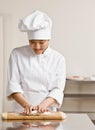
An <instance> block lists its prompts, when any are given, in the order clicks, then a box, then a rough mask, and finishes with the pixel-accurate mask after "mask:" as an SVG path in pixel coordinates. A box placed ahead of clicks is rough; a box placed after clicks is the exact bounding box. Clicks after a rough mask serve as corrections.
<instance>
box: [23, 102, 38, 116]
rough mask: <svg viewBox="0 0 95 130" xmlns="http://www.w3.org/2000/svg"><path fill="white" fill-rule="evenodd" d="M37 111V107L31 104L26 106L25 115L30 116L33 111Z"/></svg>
mask: <svg viewBox="0 0 95 130" xmlns="http://www.w3.org/2000/svg"><path fill="white" fill-rule="evenodd" d="M34 110H37V106H32V105H30V104H26V105H25V106H24V112H23V113H24V114H26V115H30V114H31V112H32V111H34Z"/></svg>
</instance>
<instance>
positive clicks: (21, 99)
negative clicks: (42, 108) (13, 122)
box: [11, 93, 29, 108]
mask: <svg viewBox="0 0 95 130" xmlns="http://www.w3.org/2000/svg"><path fill="white" fill-rule="evenodd" d="M11 96H12V98H13V99H14V100H15V101H16V102H18V103H19V104H20V105H21V106H22V107H23V108H24V107H25V105H29V102H28V101H27V100H26V99H25V98H24V96H23V95H22V94H21V93H13V94H12V95H11Z"/></svg>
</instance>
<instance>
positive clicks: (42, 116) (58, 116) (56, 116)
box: [1, 111, 66, 120]
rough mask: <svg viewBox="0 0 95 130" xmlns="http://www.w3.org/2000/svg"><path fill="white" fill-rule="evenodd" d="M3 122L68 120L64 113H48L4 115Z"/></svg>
mask: <svg viewBox="0 0 95 130" xmlns="http://www.w3.org/2000/svg"><path fill="white" fill-rule="evenodd" d="M1 117H2V119H3V120H63V119H65V118H66V114H65V113H64V112H60V111H58V112H46V113H35V114H31V115H24V114H20V113H2V115H1Z"/></svg>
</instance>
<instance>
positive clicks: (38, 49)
mask: <svg viewBox="0 0 95 130" xmlns="http://www.w3.org/2000/svg"><path fill="white" fill-rule="evenodd" d="M48 43H49V40H29V44H30V47H31V48H32V49H33V51H34V52H35V54H37V55H40V54H42V53H44V51H45V50H46V49H47V47H48Z"/></svg>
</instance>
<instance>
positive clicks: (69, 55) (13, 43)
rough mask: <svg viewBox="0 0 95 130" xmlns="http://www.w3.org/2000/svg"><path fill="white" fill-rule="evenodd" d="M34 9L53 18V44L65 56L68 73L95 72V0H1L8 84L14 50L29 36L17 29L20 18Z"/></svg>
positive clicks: (0, 7) (89, 74) (0, 8)
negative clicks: (11, 53) (9, 64)
mask: <svg viewBox="0 0 95 130" xmlns="http://www.w3.org/2000/svg"><path fill="white" fill-rule="evenodd" d="M33 10H41V11H45V12H46V13H48V15H49V16H50V17H51V18H52V20H53V35H52V40H51V46H52V47H53V48H55V49H56V50H58V51H59V52H61V53H62V54H63V55H64V56H65V58H66V62H67V75H71V74H72V75H83V76H91V75H92V74H95V60H94V55H95V51H94V50H95V44H94V43H95V36H94V35H95V0H0V14H1V15H2V16H3V17H4V68H5V70H4V77H5V80H4V81H5V86H6V70H7V67H6V66H7V61H8V58H9V54H10V51H11V50H12V48H14V47H17V46H21V45H25V44H27V43H28V40H27V35H26V34H25V33H21V32H19V30H18V28H17V24H18V21H19V19H20V18H22V17H23V16H25V15H27V14H29V13H31V12H32V11H33ZM0 49H1V48H0Z"/></svg>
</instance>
